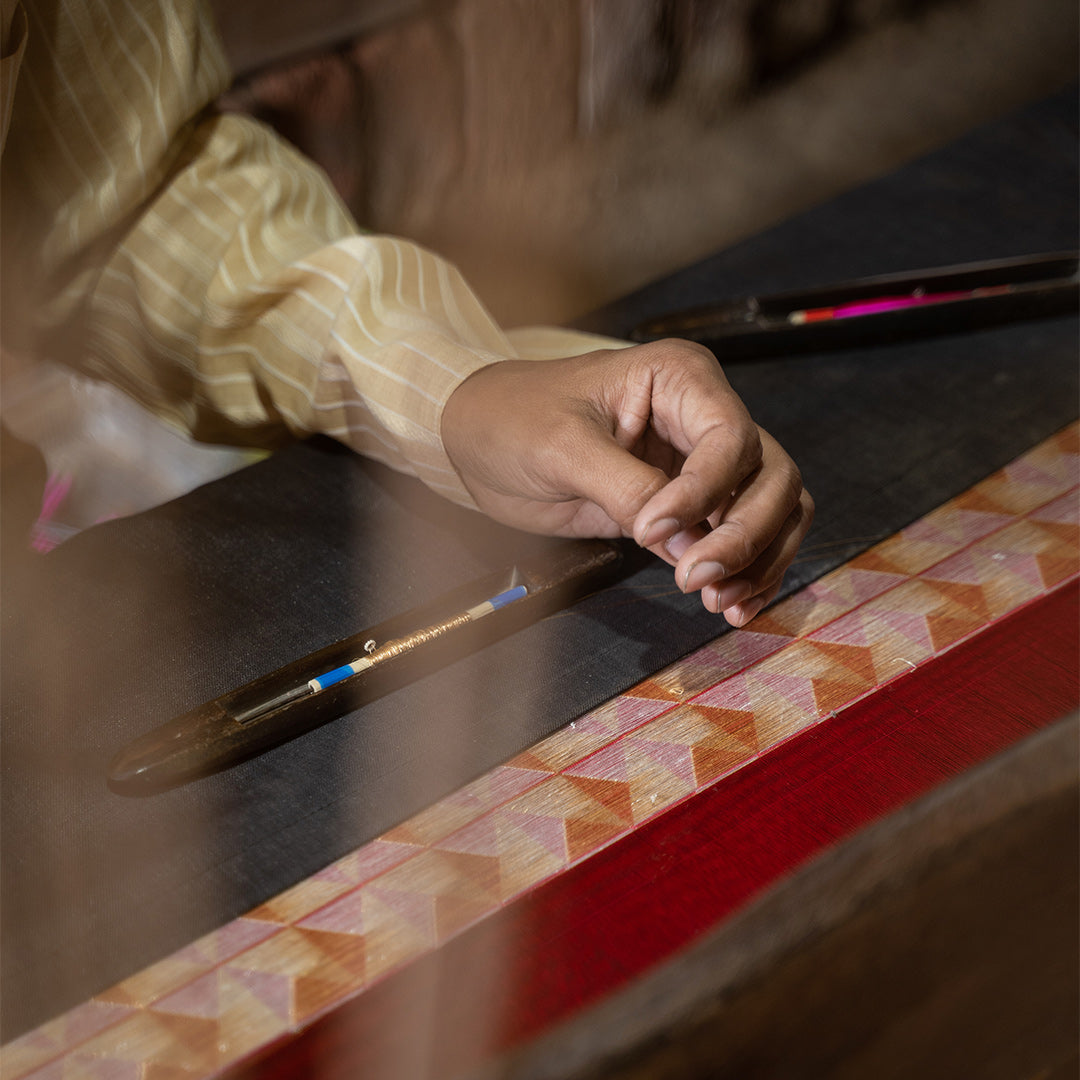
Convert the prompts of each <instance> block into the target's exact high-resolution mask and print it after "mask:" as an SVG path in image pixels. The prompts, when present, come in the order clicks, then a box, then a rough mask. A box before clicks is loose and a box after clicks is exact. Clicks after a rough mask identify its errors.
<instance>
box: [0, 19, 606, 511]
mask: <svg viewBox="0 0 1080 1080" xmlns="http://www.w3.org/2000/svg"><path fill="white" fill-rule="evenodd" d="M3 31H4V48H3V56H4V65H3V71H2V77H0V91H2V93H3V101H2V105H3V112H2V115H3V117H4V120H5V124H6V121H7V117H8V116H9V115H10V125H7V127H6V143H5V144H4V148H3V160H2V187H0V200H2V207H0V209H2V233H0V239H2V260H3V261H2V273H3V277H2V301H3V309H2V321H0V335H2V344H3V351H4V357H5V363H6V364H8V365H9V366H10V365H11V364H12V363H15V364H17V363H18V362H19V361H20V359H22V360H23V361H24V362H25V361H29V362H32V361H33V360H34V358H36V357H40V356H49V357H51V358H53V359H58V360H61V361H63V362H65V363H69V364H72V365H75V366H78V367H79V368H81V369H82V370H84V371H86V372H87V373H89V374H91V375H94V376H97V377H100V378H104V379H107V380H109V381H111V382H113V383H115V384H117V385H119V386H120V387H121V388H122V389H124V390H126V391H127V392H128V393H129V394H131V395H132V396H133V397H135V398H136V399H137V400H139V401H140V402H142V403H143V404H144V405H146V406H147V407H149V408H150V409H152V410H153V411H154V412H156V413H157V414H159V415H160V416H162V417H163V418H164V419H166V420H168V421H169V422H171V423H173V424H174V425H177V426H179V427H182V428H183V429H186V430H187V431H189V432H191V433H192V434H193V435H194V436H195V437H196V438H199V439H203V440H207V441H216V442H232V443H241V444H248V445H273V444H274V443H275V442H278V441H280V439H281V438H282V436H283V435H284V434H285V433H286V432H288V433H291V434H293V435H297V436H303V435H307V434H310V433H313V432H322V433H325V434H328V435H332V436H334V437H336V438H338V439H341V440H342V441H344V442H346V443H347V444H348V445H350V446H352V447H353V448H354V449H356V450H358V451H360V452H361V453H364V454H367V455H370V456H372V457H375V458H378V459H380V460H382V461H385V462H387V463H388V464H390V465H393V466H395V467H396V468H400V469H403V470H405V471H409V472H412V473H414V474H416V475H418V476H419V477H420V478H421V479H423V480H424V482H425V483H427V484H428V485H429V486H430V487H432V488H434V489H435V490H437V491H439V492H440V493H442V494H444V495H446V496H447V497H449V498H452V499H454V500H455V501H458V502H465V503H467V502H469V501H470V500H469V496H468V494H467V492H466V491H465V489H464V486H463V485H462V484H461V481H460V479H459V478H458V476H457V474H456V473H455V471H454V469H453V467H452V465H451V464H450V461H449V459H448V458H447V456H446V454H445V452H444V450H443V447H442V443H441V441H440V438H439V423H440V418H441V415H442V409H443V406H444V404H445V402H446V400H447V398H448V397H449V396H450V394H451V393H452V392H453V390H454V389H455V388H456V387H457V386H458V384H459V383H460V382H461V380H462V379H464V378H465V377H466V376H468V375H469V374H471V373H472V372H473V371H475V370H477V369H478V368H480V367H483V366H485V365H486V364H488V363H491V362H493V361H495V360H499V359H502V358H505V357H507V356H527V357H530V358H542V357H544V356H551V355H571V354H574V353H580V352H584V351H587V350H589V349H592V348H596V347H598V346H599V345H601V344H606V343H605V342H602V341H599V340H597V339H592V338H589V337H587V336H585V335H579V334H572V333H569V332H563V331H553V330H547V331H543V332H540V333H537V332H535V331H517V332H512V333H510V334H506V333H504V332H503V331H502V330H501V329H500V328H499V327H498V326H497V325H495V323H494V322H493V321H492V319H491V318H490V317H489V315H488V314H487V312H486V311H485V310H484V309H483V307H482V305H481V304H480V303H479V301H478V300H477V299H476V297H475V296H474V295H473V294H472V292H471V291H470V290H469V288H468V287H467V285H466V284H465V283H464V282H463V280H462V279H461V277H460V276H459V275H458V273H457V271H456V270H454V268H453V267H451V266H450V265H449V264H447V263H446V262H445V261H443V260H441V259H439V258H438V257H437V256H435V255H433V254H431V253H430V252H428V251H426V250H424V249H422V248H420V247H418V246H416V245H414V244H411V243H408V242H406V241H403V240H399V239H395V238H392V237H375V236H362V235H360V234H359V230H358V228H357V226H356V224H355V223H354V222H353V221H352V220H351V218H350V216H349V214H348V211H347V210H346V209H345V207H344V206H343V205H342V203H341V201H340V200H339V199H338V198H337V196H336V195H335V193H334V192H333V190H332V188H331V187H330V185H329V183H328V181H327V180H326V178H325V176H324V175H323V174H322V173H321V172H320V171H319V170H318V169H317V168H316V167H315V166H314V165H312V164H311V163H310V162H308V161H306V160H305V159H304V158H302V157H301V156H300V155H299V154H298V153H297V152H296V151H294V150H293V149H291V148H290V147H289V146H287V145H286V144H284V143H283V142H282V141H280V140H279V139H278V138H277V137H276V136H275V135H274V133H273V132H272V131H270V130H269V129H267V128H265V127H264V126H262V125H260V124H258V123H256V122H254V121H252V120H250V119H247V118H245V117H238V116H235V115H221V114H219V113H217V112H215V111H214V109H213V107H212V102H213V101H214V100H215V99H216V98H217V97H218V95H219V94H220V93H221V92H222V91H223V90H224V89H225V87H226V86H227V84H228V82H229V73H228V70H227V67H226V64H225V61H224V58H223V56H222V52H221V49H220V46H219V43H218V40H217V37H216V34H215V31H214V28H213V25H212V21H211V17H210V15H209V13H208V11H207V9H206V7H205V5H204V4H202V3H200V2H199V0H172V2H170V0H33V3H31V4H28V5H26V6H25V10H24V8H23V7H22V6H21V5H20V4H19V3H18V0H3ZM16 73H17V81H16Z"/></svg>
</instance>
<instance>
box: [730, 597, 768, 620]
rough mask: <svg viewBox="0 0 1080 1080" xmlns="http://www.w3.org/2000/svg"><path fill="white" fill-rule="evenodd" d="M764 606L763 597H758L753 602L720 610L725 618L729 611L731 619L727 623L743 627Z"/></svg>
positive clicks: (749, 601)
mask: <svg viewBox="0 0 1080 1080" xmlns="http://www.w3.org/2000/svg"><path fill="white" fill-rule="evenodd" d="M764 606H765V597H763V596H758V597H755V598H754V599H753V600H747V602H746V603H745V604H739V603H736V604H733V605H732V606H731V607H730V608H721V609H720V610H721V611H722V612H723V613H724V616H725V618H726V617H727V613H728V611H729V610H730V611H731V614H732V616H733V617H732V618H731V619H728V622H731V623H733V624H734V625H735V626H745V625H746V624H747V623H748V622H749V621H750V620H751V619H752V618H754V616H755V615H757V613H758V612H759V611H760V610H761V609H762V608H763V607H764Z"/></svg>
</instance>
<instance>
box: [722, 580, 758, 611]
mask: <svg viewBox="0 0 1080 1080" xmlns="http://www.w3.org/2000/svg"><path fill="white" fill-rule="evenodd" d="M753 591H754V587H753V585H751V584H750V582H749V581H729V582H728V583H727V584H726V585H721V586H720V591H719V592H718V593H717V606H718V607H719V609H720V610H721V611H727V609H728V608H729V607H734V606H735V605H736V604H741V603H742V602H743V601H744V600H747V599H749V597H750V594H751V593H752V592H753Z"/></svg>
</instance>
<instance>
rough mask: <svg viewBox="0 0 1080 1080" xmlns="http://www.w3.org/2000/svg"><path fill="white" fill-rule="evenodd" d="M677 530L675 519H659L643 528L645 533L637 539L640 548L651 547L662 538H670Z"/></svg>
mask: <svg viewBox="0 0 1080 1080" xmlns="http://www.w3.org/2000/svg"><path fill="white" fill-rule="evenodd" d="M678 528H679V523H678V521H677V520H676V519H675V518H660V520H659V521H654V522H652V523H651V524H650V525H647V526H646V527H645V531H644V532H643V533H642V534H641V536H640V537H639V538H638V543H639V544H640V545H641V546H642V547H652V546H653V544H658V543H659V542H660V541H661V540H662V539H664V537H667V536H671V534H672V533H673V532H675V531H676V530H677V529H678Z"/></svg>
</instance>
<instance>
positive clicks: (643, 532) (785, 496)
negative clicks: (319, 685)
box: [442, 341, 814, 626]
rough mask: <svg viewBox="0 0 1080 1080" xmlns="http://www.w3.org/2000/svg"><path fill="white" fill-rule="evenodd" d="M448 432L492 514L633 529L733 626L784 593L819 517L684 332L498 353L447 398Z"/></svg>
mask: <svg viewBox="0 0 1080 1080" xmlns="http://www.w3.org/2000/svg"><path fill="white" fill-rule="evenodd" d="M442 438H443V445H444V446H445V447H446V451H447V453H448V454H449V456H450V460H451V461H452V462H453V464H454V467H455V468H456V469H457V470H458V473H459V474H460V476H461V479H462V480H463V482H464V483H465V486H466V487H467V488H468V490H469V492H470V493H471V494H472V496H473V498H474V499H475V500H476V504H477V506H478V507H479V508H480V509H481V510H482V511H484V513H486V514H488V515H489V516H490V517H493V518H495V519H496V520H498V521H502V522H504V523H506V524H508V525H514V526H516V527H517V528H520V529H527V530H529V531H531V532H540V533H547V534H550V535H554V536H603V537H617V536H633V537H634V539H635V540H636V541H637V542H638V543H639V544H640V545H641V546H642V547H646V548H648V549H649V550H650V551H652V552H654V553H655V554H656V555H658V556H659V557H660V558H662V559H664V560H665V561H666V562H667V563H669V564H670V565H672V566H674V568H675V580H676V582H677V584H678V585H679V587H680V588H681V589H682V590H683V591H684V592H696V591H698V590H700V592H701V600H702V603H703V604H704V605H705V607H706V608H707V609H708V610H709V611H713V612H723V613H724V616H725V618H726V619H727V620H728V622H730V623H731V624H732V625H734V626H742V625H744V624H745V623H747V622H749V621H750V620H751V619H752V618H753V617H754V616H755V615H756V614H757V613H758V612H759V611H760V610H761V609H762V608H763V607H764V606H765V605H766V604H767V603H768V602H769V601H770V600H772V599H773V598H774V597H775V596H776V594H777V592H778V591H779V589H780V583H781V580H782V578H783V576H784V571H785V570H786V569H787V567H788V565H789V564H790V562H791V560H792V559H793V558H794V556H795V552H796V551H797V550H798V547H799V544H800V543H801V542H802V539H803V537H804V536H805V535H806V531H807V529H809V527H810V522H811V520H812V519H813V511H814V504H813V501H812V500H811V498H810V496H809V495H808V494H807V493H806V492H805V491H804V490H803V487H802V479H801V477H800V476H799V472H798V470H797V469H796V467H795V465H794V463H793V462H792V460H791V459H790V458H789V457H788V455H787V454H786V453H785V452H784V451H783V450H782V449H781V447H780V445H779V444H778V443H777V442H776V440H775V439H773V438H772V437H771V436H770V435H768V433H767V432H765V431H763V430H761V429H760V428H759V427H757V425H755V424H754V422H753V421H752V420H751V419H750V416H749V414H748V413H747V411H746V408H745V407H744V406H743V404H742V402H741V401H740V400H739V398H738V396H737V395H736V394H735V392H734V391H733V390H732V389H731V387H730V385H729V384H728V381H727V379H726V378H725V377H724V374H723V372H722V371H721V369H720V366H719V365H718V364H717V362H716V360H715V358H714V357H713V355H712V353H710V352H709V351H708V350H707V349H705V348H703V347H701V346H700V345H695V344H691V343H689V342H682V341H660V342H655V343H652V344H649V345H639V346H636V347H634V348H629V349H620V350H601V351H599V352H594V353H587V354H586V355H584V356H579V357H572V358H569V359H565V360H545V361H515V360H507V361H503V362H501V363H497V364H492V365H490V366H489V367H486V368H482V369H481V370H479V371H477V372H475V373H474V374H473V375H471V376H470V377H469V378H468V379H466V380H465V381H464V382H463V383H462V384H461V385H460V386H459V387H458V388H457V390H455V391H454V393H453V394H452V395H451V397H450V400H449V401H448V402H447V404H446V408H445V410H444V412H443V419H442Z"/></svg>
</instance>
